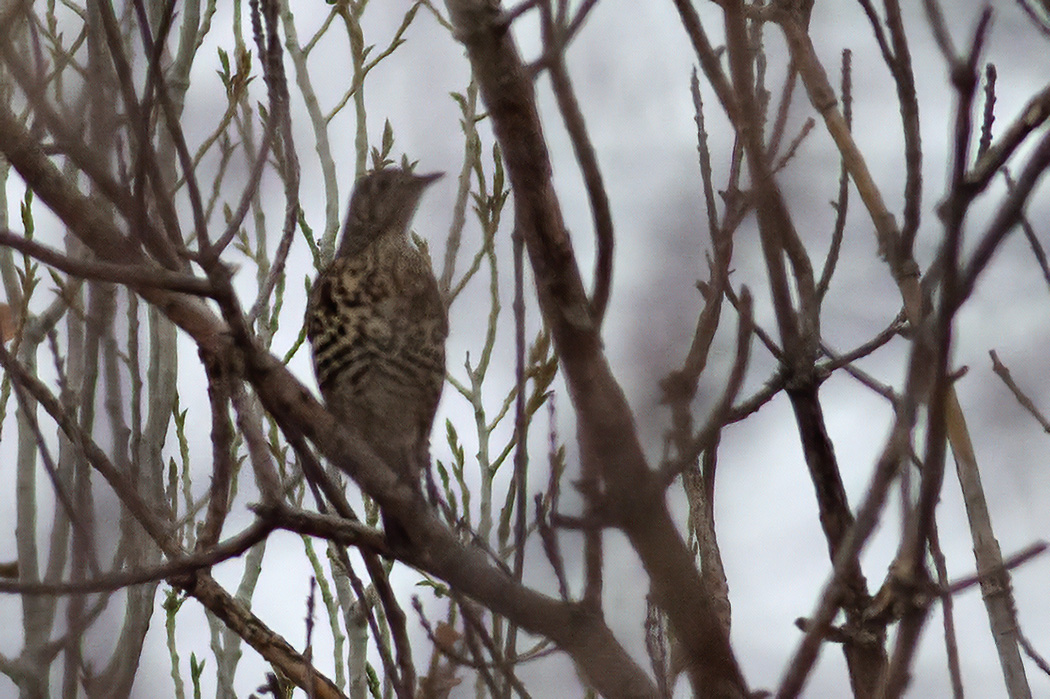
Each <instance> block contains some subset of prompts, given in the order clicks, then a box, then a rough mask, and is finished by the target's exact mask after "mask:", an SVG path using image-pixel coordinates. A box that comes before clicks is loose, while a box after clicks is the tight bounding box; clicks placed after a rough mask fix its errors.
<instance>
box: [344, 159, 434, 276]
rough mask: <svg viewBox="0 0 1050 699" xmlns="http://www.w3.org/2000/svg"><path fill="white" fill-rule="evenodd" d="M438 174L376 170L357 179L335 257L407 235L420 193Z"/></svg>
mask: <svg viewBox="0 0 1050 699" xmlns="http://www.w3.org/2000/svg"><path fill="white" fill-rule="evenodd" d="M439 177H441V173H439V172H438V173H431V174H429V175H416V174H414V173H411V172H408V171H407V170H402V169H399V168H386V169H383V170H376V171H375V172H372V173H369V174H367V175H365V176H364V177H362V178H361V179H359V180H358V181H357V184H355V185H354V192H353V194H352V195H351V196H350V212H349V213H348V214H347V218H346V223H345V224H344V226H343V237H342V241H341V242H340V243H339V251H338V252H337V253H336V255H337V256H340V257H341V256H343V255H347V254H350V255H353V254H356V253H358V252H360V251H361V250H363V249H364V248H366V247H367V246H368V245H369V244H370V243H371V242H372V241H374V240H377V239H378V238H381V237H384V236H388V235H407V233H408V224H409V222H410V221H411V220H412V215H413V214H415V212H416V207H417V206H419V199H420V197H422V196H423V190H424V189H426V188H427V186H428V185H430V184H431V183H432V182H434V181H435V180H437V179H438V178H439Z"/></svg>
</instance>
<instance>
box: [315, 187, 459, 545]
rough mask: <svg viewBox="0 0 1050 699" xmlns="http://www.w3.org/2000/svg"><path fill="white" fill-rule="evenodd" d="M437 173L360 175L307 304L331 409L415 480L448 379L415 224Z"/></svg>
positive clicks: (395, 530) (392, 525)
mask: <svg viewBox="0 0 1050 699" xmlns="http://www.w3.org/2000/svg"><path fill="white" fill-rule="evenodd" d="M436 177H437V176H434V175H430V176H419V175H413V174H410V173H407V172H405V171H403V170H398V169H385V170H379V171H377V172H374V173H372V174H370V175H367V176H365V177H363V178H362V179H361V180H359V181H358V183H357V185H356V186H355V187H354V193H353V195H352V196H351V200H350V211H349V214H348V216H347V221H346V224H345V226H344V228H343V234H342V239H341V241H340V243H339V248H338V251H337V253H336V256H335V259H334V260H333V261H332V263H331V264H330V265H329V266H328V267H327V268H326V269H324V270H323V271H322V272H321V273H320V274H319V275H318V276H317V279H316V280H315V281H314V284H313V286H312V288H311V289H310V297H309V301H308V304H307V311H306V332H307V337H308V338H309V339H310V344H311V346H312V348H313V358H314V370H315V371H316V373H317V381H318V384H319V385H320V387H321V395H322V396H324V399H325V402H326V403H327V405H328V408H329V410H331V412H332V413H333V414H334V415H335V416H336V417H337V418H339V419H340V420H341V421H342V422H344V423H345V424H346V425H347V427H348V428H350V429H353V430H355V431H356V432H357V433H358V434H360V436H361V437H362V438H364V440H365V441H366V442H367V443H368V445H369V446H370V447H371V448H372V449H373V450H374V451H375V452H376V453H377V454H378V455H379V456H380V457H382V458H383V460H384V461H385V462H386V463H387V464H388V465H389V466H391V468H393V469H395V470H396V471H397V472H398V474H399V475H400V476H401V477H402V478H404V479H405V480H406V481H408V482H409V483H411V484H412V485H413V486H414V487H416V488H418V487H419V478H420V475H421V473H422V469H423V468H424V467H425V466H426V464H427V463H428V462H429V439H430V430H431V425H432V423H433V421H434V413H435V411H436V410H437V404H438V400H439V399H440V397H441V389H442V387H443V385H444V381H445V338H446V336H447V335H448V317H447V313H446V310H445V305H444V302H443V300H442V298H441V294H440V292H439V291H438V285H437V281H436V280H435V278H434V273H433V271H432V269H431V267H430V260H429V258H428V257H427V256H426V255H425V254H424V253H423V252H421V251H420V250H419V249H418V248H416V246H415V245H414V244H413V242H412V241H411V240H410V237H409V223H410V221H411V218H412V215H413V214H414V212H415V210H416V206H417V205H418V203H419V199H420V197H421V195H422V193H423V190H424V189H425V188H426V186H427V185H428V184H430V183H431V182H433V181H434V179H436ZM384 523H385V526H386V529H387V533H388V535H390V536H391V537H394V536H398V537H401V536H403V529H402V528H401V527H400V526H399V525H398V524H397V523H396V522H391V520H390V518H387V517H384Z"/></svg>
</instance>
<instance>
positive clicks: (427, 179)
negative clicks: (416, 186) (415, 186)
mask: <svg viewBox="0 0 1050 699" xmlns="http://www.w3.org/2000/svg"><path fill="white" fill-rule="evenodd" d="M444 176H445V173H443V172H431V173H430V174H427V175H416V179H418V180H419V181H420V182H421V183H422V184H423V185H424V186H425V185H428V184H431V183H433V182H436V181H437V180H440V179H441V178H442V177H444Z"/></svg>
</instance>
